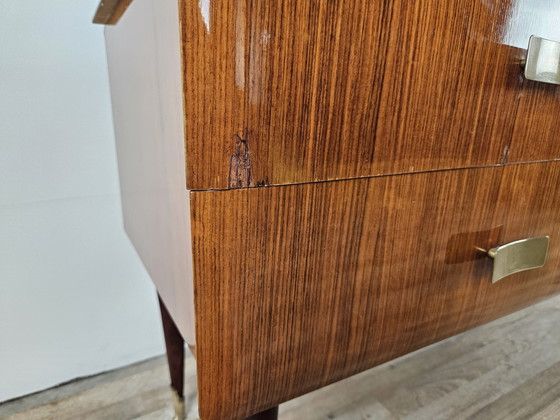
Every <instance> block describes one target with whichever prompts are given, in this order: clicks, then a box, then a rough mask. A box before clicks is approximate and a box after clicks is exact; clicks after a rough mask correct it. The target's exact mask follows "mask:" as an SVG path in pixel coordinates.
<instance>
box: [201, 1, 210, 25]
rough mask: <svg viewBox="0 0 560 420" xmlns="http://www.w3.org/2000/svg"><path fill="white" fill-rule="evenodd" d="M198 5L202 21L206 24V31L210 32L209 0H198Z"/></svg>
mask: <svg viewBox="0 0 560 420" xmlns="http://www.w3.org/2000/svg"><path fill="white" fill-rule="evenodd" d="M198 7H199V8H200V15H201V16H202V21H203V22H204V25H205V26H206V32H210V0H198Z"/></svg>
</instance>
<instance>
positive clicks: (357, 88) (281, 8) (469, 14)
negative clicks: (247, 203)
mask: <svg viewBox="0 0 560 420" xmlns="http://www.w3.org/2000/svg"><path fill="white" fill-rule="evenodd" d="M558 10H560V0H546V1H540V0H517V1H514V0H492V1H487V0H475V1H473V0H450V1H445V2H444V1H441V0H428V1H419V0H415V1H382V0H374V1H372V0H356V1H352V2H345V1H342V0H336V1H322V0H315V1H309V0H282V1H276V0H275V1H271V0H262V1H254V0H224V1H209V0H205V1H198V0H180V14H181V21H182V46H183V61H184V81H183V89H184V95H185V128H186V149H187V171H188V176H187V182H188V187H189V189H195V190H204V189H211V188H228V186H229V187H230V188H239V187H243V186H256V185H262V184H268V185H275V184H287V183H300V182H309V181H317V180H328V179H343V178H355V177H362V176H371V175H380V174H395V173H407V172H418V171H424V170H434V169H447V168H461V167H473V166H482V165H489V164H499V163H502V162H507V161H509V162H512V161H516V162H523V161H528V160H531V159H542V158H543V156H546V158H556V157H560V151H559V150H558V146H557V144H558V143H559V142H558V139H557V137H556V134H555V133H557V132H558V131H557V128H558V118H557V115H558V114H560V100H559V95H560V93H559V92H560V90H559V88H558V87H546V88H540V87H535V86H534V84H527V83H525V81H524V79H523V77H522V69H521V66H520V62H521V60H522V59H523V58H524V56H525V50H524V49H525V48H526V45H527V43H528V39H529V36H530V35H532V33H531V32H532V31H536V34H537V35H539V34H542V35H541V36H544V35H546V36H547V37H549V38H552V39H555V38H556V39H558V40H560V25H557V21H558V20H557V19H556V20H554V19H555V16H556V17H557V18H560V16H558V14H559V12H558ZM551 19H552V20H551ZM555 22H556V23H555ZM535 127H536V128H538V129H539V134H540V135H539V136H538V139H536V136H535V132H534V130H533V128H535ZM552 129H556V131H550V130H552ZM536 140H538V142H539V146H538V148H540V149H541V150H542V151H541V152H540V153H535V152H534V144H535V143H534V142H535V141H536ZM240 142H243V144H244V149H247V153H245V154H244V155H243V157H244V160H243V162H245V163H246V164H247V165H248V167H249V170H245V172H244V174H246V175H247V176H246V177H245V178H244V179H243V182H241V183H240V182H238V178H235V179H234V180H233V182H232V179H231V168H232V166H233V167H234V169H236V171H237V168H238V165H237V163H238V161H239V159H238V158H237V156H238V150H237V149H238V148H239V144H240ZM248 156H250V159H249V158H248ZM249 161H250V164H248V163H249Z"/></svg>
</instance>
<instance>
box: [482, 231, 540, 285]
mask: <svg viewBox="0 0 560 420" xmlns="http://www.w3.org/2000/svg"><path fill="white" fill-rule="evenodd" d="M547 253H548V236H540V237H538V238H530V239H521V240H520V241H515V242H511V243H509V244H506V245H501V246H498V247H496V248H492V249H491V250H490V251H488V256H489V257H490V258H492V259H493V260H494V272H493V275H492V283H496V282H498V281H500V280H501V279H503V278H504V277H507V276H511V275H512V274H515V273H519V272H520V271H525V270H532V269H533V268H539V267H542V266H543V265H544V263H545V262H546V256H547Z"/></svg>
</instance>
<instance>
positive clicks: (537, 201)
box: [191, 162, 560, 420]
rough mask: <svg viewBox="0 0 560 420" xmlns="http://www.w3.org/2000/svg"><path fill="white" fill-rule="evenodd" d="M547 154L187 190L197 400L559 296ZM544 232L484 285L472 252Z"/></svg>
mask: <svg viewBox="0 0 560 420" xmlns="http://www.w3.org/2000/svg"><path fill="white" fill-rule="evenodd" d="M558 185H560V162H547V163H535V164H524V165H511V166H505V167H492V168H481V169H468V170H455V171H444V172H432V173H423V174H412V175H402V176H391V177H380V178H369V179H356V180H347V181H333V182H322V183H314V184H302V185H292V186H279V187H270V188H256V189H244V190H230V191H214V192H193V193H191V211H192V223H193V224H192V235H193V247H194V248H193V259H194V287H195V309H196V335H197V337H196V338H197V363H198V378H199V405H200V413H201V416H202V419H204V420H213V419H237V418H242V417H245V416H248V415H250V414H252V413H254V412H257V411H261V410H264V409H266V408H268V407H270V406H273V405H276V404H278V403H280V402H283V401H286V400H288V399H291V398H293V397H296V396H298V395H301V394H303V393H306V392H308V391H311V390H314V389H316V388H319V387H321V386H324V385H326V384H328V383H331V382H334V381H336V380H339V379H342V378H344V377H347V376H350V375H352V374H354V373H357V372H360V371H362V370H365V369H368V368H370V367H373V366H375V365H377V364H380V363H382V362H385V361H387V360H390V359H392V358H395V357H398V356H400V355H403V354H406V353H408V352H411V351H413V350H415V349H418V348H420V347H422V346H426V345H428V344H431V343H433V342H436V341H438V340H441V339H443V338H446V337H449V336H451V335H454V334H457V333H459V332H462V331H465V330H467V329H469V328H472V327H474V326H477V325H480V324H482V323H485V322H488V321H490V320H493V319H495V318H498V317H500V316H503V315H506V314H508V313H510V312H513V311H516V310H518V309H520V308H522V307H524V306H527V305H529V304H532V303H534V302H537V301H539V300H542V299H544V298H546V297H549V296H552V295H554V294H556V293H558V292H560V276H559V274H560V265H559V252H560V211H559V209H560V191H559V190H558ZM542 235H548V236H549V237H550V249H549V253H548V260H547V262H546V264H545V266H544V267H542V268H539V269H535V270H531V271H525V272H523V273H518V274H515V275H513V276H510V277H507V278H505V279H503V280H501V281H500V282H498V283H495V284H492V282H491V277H492V264H493V262H492V260H491V259H489V258H488V257H486V256H485V255H484V253H482V252H480V251H479V250H477V248H483V249H489V248H491V247H494V246H497V245H500V244H504V243H508V242H512V241H515V240H518V239H523V238H529V237H535V236H542Z"/></svg>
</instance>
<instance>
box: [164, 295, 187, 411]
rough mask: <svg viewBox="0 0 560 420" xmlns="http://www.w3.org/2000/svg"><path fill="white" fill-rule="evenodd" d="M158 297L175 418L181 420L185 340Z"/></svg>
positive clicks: (183, 405)
mask: <svg viewBox="0 0 560 420" xmlns="http://www.w3.org/2000/svg"><path fill="white" fill-rule="evenodd" d="M158 299H159V309H160V312H161V321H162V324H163V335H164V337H165V347H166V349H167V363H168V364H169V374H170V376H171V390H172V392H173V406H174V408H175V418H176V419H177V420H183V419H184V418H185V400H184V396H183V392H184V369H185V341H184V340H183V337H182V336H181V333H180V332H179V330H178V329H177V326H176V325H175V322H174V321H173V319H172V318H171V315H169V312H168V311H167V308H166V307H165V304H164V303H163V301H162V300H161V297H160V296H159V295H158Z"/></svg>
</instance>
